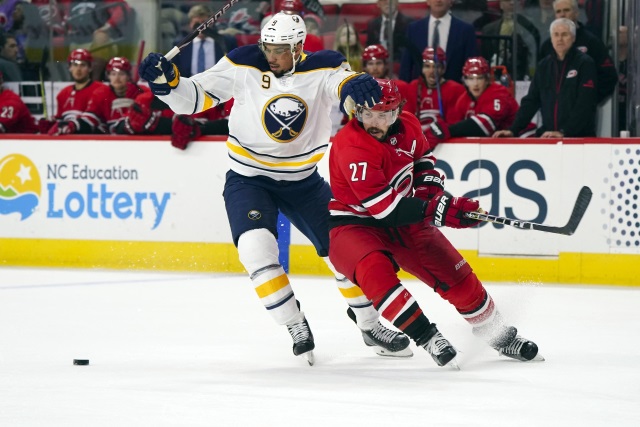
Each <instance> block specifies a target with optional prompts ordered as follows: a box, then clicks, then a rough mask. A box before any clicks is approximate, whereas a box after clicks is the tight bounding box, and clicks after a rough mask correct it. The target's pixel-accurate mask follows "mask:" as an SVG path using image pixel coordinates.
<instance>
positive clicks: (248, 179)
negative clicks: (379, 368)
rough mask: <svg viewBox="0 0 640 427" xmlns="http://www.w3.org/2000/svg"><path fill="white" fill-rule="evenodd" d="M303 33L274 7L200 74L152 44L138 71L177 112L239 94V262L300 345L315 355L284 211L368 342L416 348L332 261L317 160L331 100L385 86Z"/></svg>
mask: <svg viewBox="0 0 640 427" xmlns="http://www.w3.org/2000/svg"><path fill="white" fill-rule="evenodd" d="M305 37H306V27H305V24H304V21H303V20H302V18H300V16H298V15H289V14H284V13H277V14H276V15H274V16H273V18H272V19H271V20H270V21H269V22H268V23H267V24H266V25H265V26H264V27H263V29H262V32H261V36H260V41H259V43H258V45H252V46H243V47H240V48H238V49H235V50H233V51H231V52H230V53H229V54H228V55H227V56H225V57H223V58H222V59H221V60H220V61H218V63H217V64H216V65H214V66H213V67H212V68H210V69H209V70H206V71H204V72H203V73H200V74H197V75H195V76H193V77H191V78H184V77H180V74H179V72H178V70H177V68H176V67H175V66H174V65H172V64H171V63H170V62H168V61H167V60H166V58H164V57H163V56H162V55H160V54H158V53H151V54H149V55H148V56H147V58H145V60H144V61H143V62H142V63H141V65H140V75H141V76H142V77H143V78H144V79H146V80H147V81H148V82H149V86H150V88H151V90H152V91H153V92H154V93H155V94H156V95H158V96H159V97H160V99H162V100H163V101H164V102H166V103H167V104H168V105H169V106H170V107H171V108H172V109H173V110H174V111H175V112H176V113H178V114H195V113H199V112H201V111H204V110H206V109H208V108H211V107H214V106H216V105H218V104H219V103H222V102H225V101H227V100H229V99H231V98H233V99H234V105H233V108H232V110H231V115H230V117H229V137H228V140H227V148H228V155H229V159H230V170H229V171H228V172H227V175H226V181H225V188H224V193H223V195H224V200H225V208H226V210H227V216H228V218H229V224H230V227H231V232H232V236H233V241H234V244H235V245H236V246H237V248H238V253H239V258H240V261H241V263H242V264H243V265H244V267H245V269H246V270H247V272H248V273H249V276H250V278H251V281H252V283H253V285H254V287H255V290H256V293H257V294H258V297H259V298H260V301H261V302H262V304H263V305H264V307H265V308H266V309H267V310H268V312H269V313H270V314H271V316H272V317H273V319H274V320H275V321H276V322H277V323H278V324H281V325H286V326H287V329H288V331H289V333H290V334H291V337H292V338H293V353H294V354H295V355H304V357H305V358H306V359H307V360H308V361H309V363H310V364H313V352H312V350H313V349H314V348H315V343H314V340H313V334H312V333H311V329H310V327H309V323H308V322H307V320H306V317H305V315H304V313H303V312H302V311H300V304H299V302H298V301H297V300H296V298H295V296H294V292H293V289H292V287H291V285H290V283H289V279H288V277H287V275H286V273H285V272H284V269H283V267H282V266H281V265H280V263H279V262H278V245H277V240H276V237H277V228H276V226H277V216H278V210H280V211H281V212H282V213H283V214H284V215H285V216H286V217H287V218H288V219H289V220H290V221H291V223H292V224H293V225H294V226H295V227H296V228H298V229H299V230H300V231H301V232H302V233H303V234H304V235H305V236H306V237H307V238H309V240H310V241H311V242H312V243H313V245H314V246H315V248H316V251H317V253H318V255H319V256H321V257H322V258H323V259H324V260H325V262H326V263H327V265H328V266H329V268H330V269H331V270H332V271H333V272H334V274H335V275H336V280H337V283H338V287H339V289H340V292H341V293H342V295H343V297H344V298H345V299H346V301H347V303H348V305H349V309H348V310H347V313H348V315H349V317H350V318H351V319H352V320H353V321H355V322H356V324H357V326H358V327H359V328H360V330H361V331H362V336H363V339H364V341H365V344H366V345H367V346H371V347H374V349H375V350H376V352H377V353H378V354H381V355H389V356H411V355H412V354H413V353H412V352H411V350H410V349H409V348H408V346H409V342H410V341H409V339H408V337H407V336H406V335H404V334H402V333H399V332H396V331H393V330H390V329H387V328H386V327H385V326H383V325H382V324H381V323H380V322H379V314H378V312H377V311H376V310H375V309H374V308H373V306H372V304H371V302H370V301H369V300H368V299H367V298H366V297H365V296H364V294H363V293H362V291H361V290H360V288H359V287H358V286H356V285H354V284H352V283H350V282H349V281H348V280H347V279H346V278H345V277H344V276H342V275H340V274H339V273H337V272H336V271H335V269H334V268H333V266H332V265H331V263H330V262H329V258H328V248H329V232H328V223H327V221H328V218H329V212H328V207H327V205H328V202H329V200H330V199H331V197H332V196H331V190H330V187H329V185H328V183H327V182H326V181H325V180H324V179H323V178H322V177H321V176H320V175H319V174H318V171H317V167H316V164H317V163H318V161H320V159H321V158H322V156H323V155H324V153H325V152H326V150H327V148H328V145H329V138H330V132H331V121H330V118H329V113H330V110H331V107H332V105H334V104H335V103H337V102H340V103H341V104H340V105H341V108H342V109H343V110H344V111H351V110H352V109H353V107H354V106H355V104H360V105H371V106H372V105H374V104H375V103H376V102H378V100H379V99H380V88H379V85H378V83H377V82H376V81H375V80H374V79H373V78H372V77H370V76H369V75H367V74H362V73H355V72H353V71H351V70H350V69H349V65H348V63H347V62H346V60H345V58H344V57H343V56H342V55H341V54H339V53H337V52H333V51H320V52H316V53H311V54H310V53H306V52H304V50H303V45H304V40H305ZM165 79H166V80H165ZM154 81H155V82H154ZM160 81H166V83H158V82H160Z"/></svg>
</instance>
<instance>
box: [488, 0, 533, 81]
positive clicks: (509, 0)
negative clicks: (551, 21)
mask: <svg viewBox="0 0 640 427" xmlns="http://www.w3.org/2000/svg"><path fill="white" fill-rule="evenodd" d="M500 9H501V10H502V16H501V17H500V19H498V20H497V21H494V22H492V23H490V24H488V25H486V26H485V27H483V28H482V35H483V36H484V37H483V38H482V39H481V40H482V48H481V50H482V56H484V57H485V58H487V59H488V60H489V61H490V63H491V65H504V66H506V67H507V71H508V72H509V74H510V75H512V76H514V77H515V79H516V80H524V78H525V76H526V77H531V76H532V75H533V71H534V69H533V68H534V66H535V64H536V63H537V62H538V61H537V57H538V51H539V50H540V33H539V32H538V29H537V28H536V26H535V25H534V24H533V23H532V22H531V21H529V20H528V19H527V18H526V17H525V16H524V15H523V14H521V13H518V14H514V0H500ZM516 21H517V23H516ZM516 28H517V36H516V42H517V46H516V49H515V50H516V51H517V55H518V58H517V59H516V66H517V72H516V73H514V70H513V64H514V62H513V51H514V49H513V47H512V44H513V32H514V31H516ZM491 36H493V37H495V39H491ZM501 37H502V38H501ZM507 37H508V39H507Z"/></svg>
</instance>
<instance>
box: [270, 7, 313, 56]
mask: <svg viewBox="0 0 640 427" xmlns="http://www.w3.org/2000/svg"><path fill="white" fill-rule="evenodd" d="M306 37H307V26H306V25H305V24H304V21H303V20H302V18H301V17H300V16H299V15H289V14H286V13H282V12H278V13H276V14H275V15H273V16H272V17H271V19H270V20H269V21H268V22H267V23H266V24H265V25H264V26H263V27H262V31H261V32H260V42H259V43H260V45H261V46H262V44H263V43H269V44H288V45H289V46H291V52H293V51H294V48H295V46H296V45H297V44H298V43H302V44H303V45H304V40H305V38H306Z"/></svg>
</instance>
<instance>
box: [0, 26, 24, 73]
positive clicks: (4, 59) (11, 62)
mask: <svg viewBox="0 0 640 427" xmlns="http://www.w3.org/2000/svg"><path fill="white" fill-rule="evenodd" d="M17 58H18V42H17V41H16V38H15V37H14V36H13V35H12V34H6V33H4V32H3V31H2V30H0V72H2V73H3V75H4V80H5V81H7V82H21V81H23V79H22V71H20V66H19V65H18V62H17V61H16V60H17Z"/></svg>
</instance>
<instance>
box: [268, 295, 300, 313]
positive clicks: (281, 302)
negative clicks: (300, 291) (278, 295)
mask: <svg viewBox="0 0 640 427" xmlns="http://www.w3.org/2000/svg"><path fill="white" fill-rule="evenodd" d="M291 298H293V292H291V293H290V294H288V295H287V296H286V297H285V298H283V299H281V300H280V301H278V302H277V303H275V304H273V305H267V306H265V308H266V309H267V310H273V309H274V308H278V307H280V306H281V305H282V304H284V303H285V302H287V301H289V300H290V299H291Z"/></svg>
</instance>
